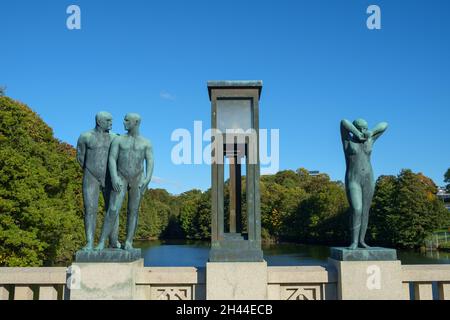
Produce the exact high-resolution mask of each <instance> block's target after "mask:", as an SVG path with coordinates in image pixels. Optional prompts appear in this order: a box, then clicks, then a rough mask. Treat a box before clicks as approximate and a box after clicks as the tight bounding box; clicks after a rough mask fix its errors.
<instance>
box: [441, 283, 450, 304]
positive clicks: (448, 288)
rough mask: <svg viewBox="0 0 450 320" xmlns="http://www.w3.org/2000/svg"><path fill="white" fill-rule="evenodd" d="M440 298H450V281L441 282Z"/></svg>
mask: <svg viewBox="0 0 450 320" xmlns="http://www.w3.org/2000/svg"><path fill="white" fill-rule="evenodd" d="M438 286H439V300H450V282H439V283H438Z"/></svg>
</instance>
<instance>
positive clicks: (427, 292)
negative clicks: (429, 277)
mask: <svg viewBox="0 0 450 320" xmlns="http://www.w3.org/2000/svg"><path fill="white" fill-rule="evenodd" d="M414 300H433V283H431V282H415V283H414Z"/></svg>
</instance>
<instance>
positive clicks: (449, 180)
mask: <svg viewBox="0 0 450 320" xmlns="http://www.w3.org/2000/svg"><path fill="white" fill-rule="evenodd" d="M444 182H445V183H446V184H447V186H446V189H447V192H450V168H448V169H447V172H446V173H445V174H444Z"/></svg>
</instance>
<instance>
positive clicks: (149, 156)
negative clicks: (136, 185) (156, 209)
mask: <svg viewBox="0 0 450 320" xmlns="http://www.w3.org/2000/svg"><path fill="white" fill-rule="evenodd" d="M145 164H146V168H145V179H144V182H143V187H144V189H143V190H142V191H145V189H147V186H148V184H149V183H150V181H151V180H152V175H153V165H154V160H153V147H152V144H151V142H150V141H147V147H146V148H145Z"/></svg>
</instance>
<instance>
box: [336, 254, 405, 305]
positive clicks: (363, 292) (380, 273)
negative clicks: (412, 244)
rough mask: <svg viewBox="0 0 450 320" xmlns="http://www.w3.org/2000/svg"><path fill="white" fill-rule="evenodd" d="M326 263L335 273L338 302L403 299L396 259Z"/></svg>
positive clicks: (399, 263)
mask: <svg viewBox="0 0 450 320" xmlns="http://www.w3.org/2000/svg"><path fill="white" fill-rule="evenodd" d="M328 261H329V264H330V265H332V266H334V268H335V269H336V271H337V275H338V299H339V300H403V299H405V295H404V290H403V285H402V277H401V262H400V261H398V260H392V261H380V260H378V261H376V260H374V261H338V260H335V259H331V258H330V259H329V260H328Z"/></svg>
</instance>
